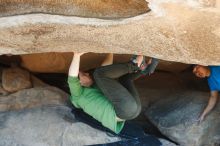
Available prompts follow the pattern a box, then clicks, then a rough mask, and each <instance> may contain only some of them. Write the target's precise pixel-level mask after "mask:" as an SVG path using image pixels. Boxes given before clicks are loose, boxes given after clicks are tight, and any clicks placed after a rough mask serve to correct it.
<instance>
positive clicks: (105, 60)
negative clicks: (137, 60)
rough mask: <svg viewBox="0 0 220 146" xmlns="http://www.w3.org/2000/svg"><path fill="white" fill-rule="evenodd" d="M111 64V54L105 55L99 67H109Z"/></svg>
mask: <svg viewBox="0 0 220 146" xmlns="http://www.w3.org/2000/svg"><path fill="white" fill-rule="evenodd" d="M111 64H113V53H109V54H107V55H106V57H105V59H104V60H103V62H102V64H101V66H107V65H111Z"/></svg>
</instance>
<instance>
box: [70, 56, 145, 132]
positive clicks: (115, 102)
mask: <svg viewBox="0 0 220 146" xmlns="http://www.w3.org/2000/svg"><path fill="white" fill-rule="evenodd" d="M82 54H83V53H74V57H73V61H72V63H71V66H70V69H69V77H68V84H69V87H70V92H71V97H70V99H71V102H72V103H73V105H74V106H75V107H77V108H81V109H83V111H84V112H86V113H87V114H89V115H91V116H92V117H93V118H95V119H96V120H98V121H99V122H101V123H102V125H103V126H105V127H107V128H109V129H110V130H112V131H114V132H115V133H117V134H118V133H119V132H120V131H121V130H122V128H123V126H124V123H125V121H126V120H131V119H134V118H135V117H137V116H138V115H139V113H140V112H141V103H140V99H139V95H138V93H137V90H136V88H135V86H134V84H133V80H134V79H136V78H137V74H139V73H140V68H139V67H140V66H141V64H142V63H143V60H144V57H143V56H137V57H136V61H137V63H136V64H135V63H132V62H129V63H121V64H112V63H113V54H108V55H107V57H106V59H105V60H104V62H103V63H102V67H99V68H97V69H96V70H95V72H94V73H93V78H94V81H93V79H92V78H91V77H90V75H89V74H88V73H85V72H82V71H79V64H80V56H81V55H82Z"/></svg>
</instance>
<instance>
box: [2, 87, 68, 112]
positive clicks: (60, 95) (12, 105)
mask: <svg viewBox="0 0 220 146" xmlns="http://www.w3.org/2000/svg"><path fill="white" fill-rule="evenodd" d="M68 97H69V95H68V94H66V93H65V92H63V91H62V90H60V89H58V88H56V87H52V86H44V87H35V88H31V89H24V90H20V91H18V92H15V93H13V94H9V95H6V96H5V95H4V96H0V112H4V111H13V110H23V109H30V108H36V107H41V106H50V105H57V106H58V105H66V103H67V99H68Z"/></svg>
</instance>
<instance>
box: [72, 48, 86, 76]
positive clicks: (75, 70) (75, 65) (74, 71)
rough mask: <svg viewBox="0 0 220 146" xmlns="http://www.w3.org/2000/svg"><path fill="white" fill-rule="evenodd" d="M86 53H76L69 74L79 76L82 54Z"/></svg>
mask: <svg viewBox="0 0 220 146" xmlns="http://www.w3.org/2000/svg"><path fill="white" fill-rule="evenodd" d="M83 54H84V53H77V52H75V53H74V56H73V60H72V63H71V65H70V68H69V76H72V77H78V75H79V65H80V56H81V55H83Z"/></svg>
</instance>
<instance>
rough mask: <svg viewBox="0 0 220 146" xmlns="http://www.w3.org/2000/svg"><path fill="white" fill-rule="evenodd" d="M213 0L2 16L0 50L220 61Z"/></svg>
mask: <svg viewBox="0 0 220 146" xmlns="http://www.w3.org/2000/svg"><path fill="white" fill-rule="evenodd" d="M209 2H210V4H209V3H205V1H196V0H194V1H174V0H168V1H163V2H162V1H154V0H150V1H149V7H150V8H151V9H152V11H151V12H148V13H145V14H142V15H138V16H134V17H131V18H118V19H115V18H114V19H100V18H85V17H76V16H64V15H51V14H45V13H44V14H43V13H35V14H25V15H16V16H7V17H2V18H0V33H1V34H2V35H1V36H0V48H1V50H0V54H31V53H43V52H69V51H83V52H96V53H109V52H112V53H118V54H144V55H146V56H151V57H157V58H159V59H163V60H167V61H175V62H183V63H189V64H204V65H218V64H219V63H220V58H219V57H218V56H219V55H220V10H219V7H218V0H217V1H212V3H211V1H209ZM159 10H161V11H159ZM161 12H163V13H161Z"/></svg>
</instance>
